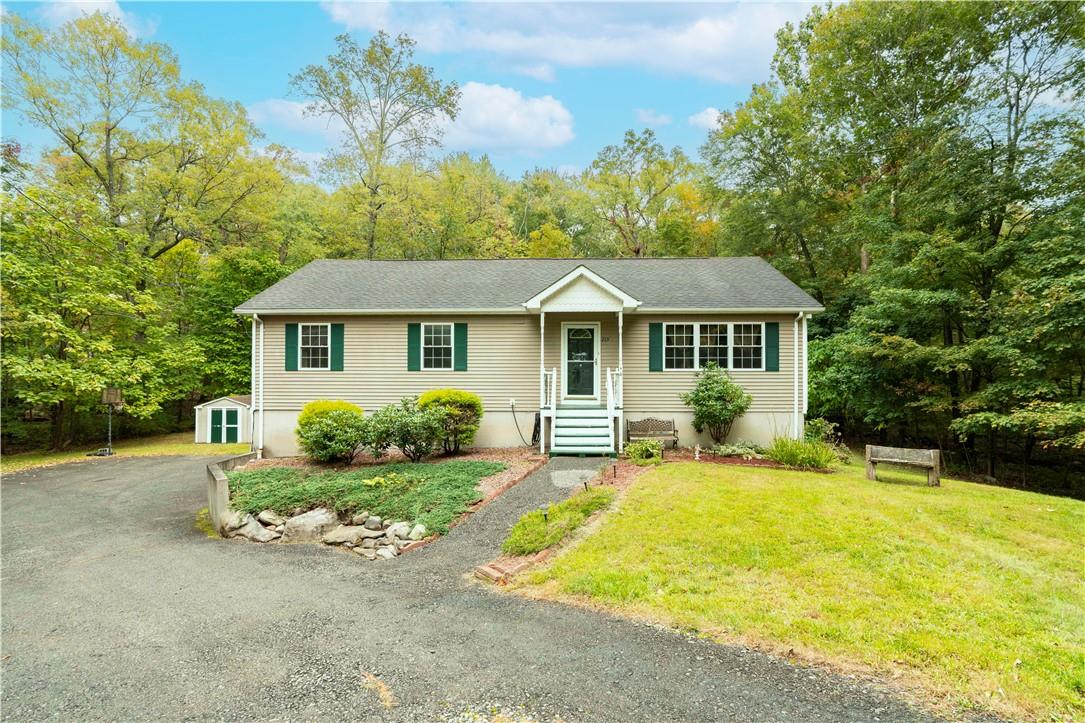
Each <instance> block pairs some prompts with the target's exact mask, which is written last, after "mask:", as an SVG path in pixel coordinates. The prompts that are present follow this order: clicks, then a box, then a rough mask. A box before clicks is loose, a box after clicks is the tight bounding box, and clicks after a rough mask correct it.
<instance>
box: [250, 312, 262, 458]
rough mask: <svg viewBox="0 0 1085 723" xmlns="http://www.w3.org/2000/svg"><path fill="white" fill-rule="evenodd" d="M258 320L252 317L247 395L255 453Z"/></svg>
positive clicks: (251, 442)
mask: <svg viewBox="0 0 1085 723" xmlns="http://www.w3.org/2000/svg"><path fill="white" fill-rule="evenodd" d="M259 320H260V318H259V317H258V316H257V315H256V314H253V315H252V344H251V346H252V349H251V353H250V354H249V357H250V359H249V394H250V395H251V396H252V398H251V401H252V404H250V405H249V449H251V450H252V451H253V452H255V451H256V323H257V322H258V321H259Z"/></svg>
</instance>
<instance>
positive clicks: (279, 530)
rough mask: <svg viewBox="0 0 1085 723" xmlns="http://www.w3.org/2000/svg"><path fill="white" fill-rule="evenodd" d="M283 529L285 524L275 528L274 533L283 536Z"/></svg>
mask: <svg viewBox="0 0 1085 723" xmlns="http://www.w3.org/2000/svg"><path fill="white" fill-rule="evenodd" d="M285 529H286V523H283V524H281V525H276V526H275V531H276V532H278V533H279V534H280V535H281V534H283V530H285Z"/></svg>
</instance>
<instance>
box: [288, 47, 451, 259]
mask: <svg viewBox="0 0 1085 723" xmlns="http://www.w3.org/2000/svg"><path fill="white" fill-rule="evenodd" d="M336 45H337V48H338V49H337V51H336V53H335V54H334V55H330V56H328V59H327V63H326V64H325V65H323V66H321V65H309V66H307V67H305V68H303V69H302V70H301V71H300V72H299V73H297V74H296V75H294V76H293V77H291V79H290V85H291V87H292V88H293V89H294V91H295V92H296V93H298V94H299V95H301V96H302V97H303V98H306V99H307V100H308V101H309V103H308V105H307V106H306V112H307V113H309V114H310V115H313V116H318V117H326V118H327V119H328V121H329V123H332V122H334V123H337V124H341V125H342V126H343V128H344V140H343V144H342V146H341V148H340V149H339V151H337V152H336V153H334V154H333V155H332V156H331V157H330V159H329V160H328V162H327V166H326V168H327V170H328V172H329V174H330V175H331V176H332V177H333V178H336V179H338V180H339V181H340V182H345V183H344V185H346V186H350V185H354V184H360V187H361V190H362V194H360V196H359V197H358V198H357V199H356V200H357V201H358V202H360V203H362V204H363V206H364V208H365V217H366V222H367V225H366V229H365V233H364V236H365V239H366V248H367V258H370V259H373V258H376V253H377V231H378V229H377V222H378V219H379V217H380V213H381V209H382V206H383V198H382V194H383V192H384V187H385V184H386V183H387V168H388V165H389V164H391V163H393V162H396V161H409V160H417V159H418V158H419V157H420V156H421V155H422V154H423V153H424V152H425V151H426V150H428V149H430V148H432V147H434V146H437V145H439V142H440V137H441V132H442V128H441V123H442V121H444V120H453V119H455V117H456V113H457V112H458V109H459V98H460V91H459V87H458V86H457V85H456V84H455V83H447V84H446V83H442V82H441V81H440V80H438V79H437V78H436V76H435V75H434V73H433V70H432V69H431V68H427V67H425V66H422V65H419V64H417V63H414V62H412V59H413V57H414V47H415V42H414V41H413V40H411V39H410V38H409V37H407V36H406V35H399V36H397V37H396V38H395V39H394V40H393V39H392V38H390V37H389V36H388V35H387V34H386V33H384V32H383V31H381V32H378V33H377V34H376V35H374V36H373V37H372V38H371V39H370V41H369V45H368V46H366V47H365V48H362V47H361V46H359V45H358V43H357V42H356V41H355V40H354V39H353V38H351V37H350V36H349V35H346V34H343V35H340V36H339V37H337V38H336Z"/></svg>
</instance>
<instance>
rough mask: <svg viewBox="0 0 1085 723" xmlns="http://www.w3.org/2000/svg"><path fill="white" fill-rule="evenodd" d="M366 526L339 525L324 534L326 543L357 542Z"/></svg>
mask: <svg viewBox="0 0 1085 723" xmlns="http://www.w3.org/2000/svg"><path fill="white" fill-rule="evenodd" d="M364 529H365V528H364V527H358V526H356V525H339V526H338V527H336V528H335V529H334V530H332V531H331V532H329V533H327V534H326V535H324V544H325V545H343V544H346V543H350V544H352V545H353V544H355V543H357V542H358V540H360V539H361V537H362V534H361V533H362V530H364Z"/></svg>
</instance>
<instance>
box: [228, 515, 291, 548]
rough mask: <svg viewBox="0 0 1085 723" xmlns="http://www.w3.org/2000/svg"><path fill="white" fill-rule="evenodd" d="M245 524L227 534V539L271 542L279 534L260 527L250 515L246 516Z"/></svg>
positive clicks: (277, 537)
mask: <svg viewBox="0 0 1085 723" xmlns="http://www.w3.org/2000/svg"><path fill="white" fill-rule="evenodd" d="M247 518H248V519H247V520H245V524H243V525H242V526H241V527H238V528H237V529H236V530H233V531H231V532H229V533H227V535H226V536H227V537H244V538H246V539H249V540H252V541H253V542H271V541H272V540H277V539H279V533H278V532H275V531H274V530H269V529H268V528H266V527H264V526H263V525H261V524H260V523H259V522H257V521H256V518H255V517H253V516H252V515H247Z"/></svg>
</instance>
